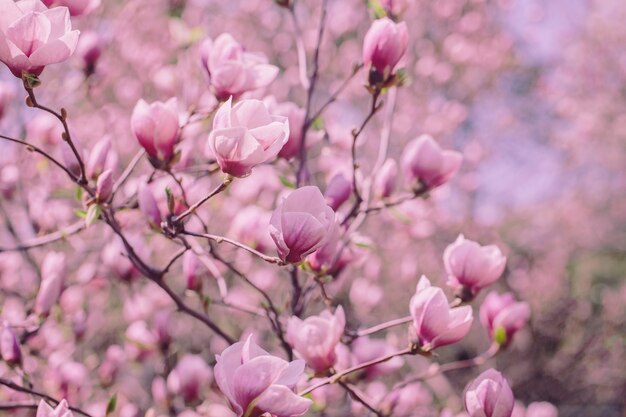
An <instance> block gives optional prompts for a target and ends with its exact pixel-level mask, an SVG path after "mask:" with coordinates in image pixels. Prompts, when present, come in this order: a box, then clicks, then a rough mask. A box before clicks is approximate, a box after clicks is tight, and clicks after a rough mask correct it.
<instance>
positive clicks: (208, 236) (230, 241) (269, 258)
mask: <svg viewBox="0 0 626 417" xmlns="http://www.w3.org/2000/svg"><path fill="white" fill-rule="evenodd" d="M181 233H182V234H184V235H189V236H195V237H203V238H205V239H209V240H212V241H213V242H216V243H223V242H225V243H228V244H230V245H233V246H236V247H238V248H240V249H243V250H245V251H247V252H250V253H251V254H253V255H254V256H257V257H259V258H261V259H263V260H264V261H265V262H268V263H271V264H276V265H280V266H284V265H287V264H286V263H285V262H284V261H283V260H282V259H280V258H277V257H275V256H269V255H266V254H264V253H261V252H259V251H258V250H256V249H253V248H251V247H250V246H247V245H244V244H243V243H241V242H237V241H236V240H233V239H229V238H227V237H224V236H218V235H212V234H209V233H195V232H190V231H187V230H183V231H182V232H181Z"/></svg>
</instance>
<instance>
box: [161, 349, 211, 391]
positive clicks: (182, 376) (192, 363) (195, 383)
mask: <svg viewBox="0 0 626 417" xmlns="http://www.w3.org/2000/svg"><path fill="white" fill-rule="evenodd" d="M210 378H211V368H209V366H208V365H207V364H206V362H205V361H204V359H202V358H201V357H200V356H197V355H185V356H183V357H182V358H181V359H180V361H178V364H177V365H176V367H175V368H174V369H173V370H172V372H170V374H169V375H168V377H167V388H168V390H169V391H170V392H172V393H174V394H179V395H180V396H182V397H183V399H184V400H185V402H193V401H196V400H198V399H199V398H200V393H201V391H202V388H203V387H204V386H205V385H206V384H207V382H208V381H209V379H210Z"/></svg>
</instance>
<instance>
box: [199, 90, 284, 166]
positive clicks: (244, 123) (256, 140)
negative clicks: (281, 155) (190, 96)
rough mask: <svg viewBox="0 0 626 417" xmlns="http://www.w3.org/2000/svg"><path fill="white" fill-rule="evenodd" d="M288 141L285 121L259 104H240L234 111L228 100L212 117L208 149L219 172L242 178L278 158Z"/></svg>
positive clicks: (247, 102)
mask: <svg viewBox="0 0 626 417" xmlns="http://www.w3.org/2000/svg"><path fill="white" fill-rule="evenodd" d="M288 138H289V123H288V121H287V118H286V117H282V116H273V115H270V114H269V112H268V111H267V108H266V107H265V105H264V104H263V102H262V101H259V100H242V101H240V102H239V103H237V104H236V105H235V106H234V107H233V106H232V98H230V99H228V100H227V101H226V102H225V103H224V104H222V106H221V107H220V108H219V110H218V111H217V113H216V114H215V118H214V119H213V130H212V131H211V133H210V134H209V142H208V146H209V148H210V150H211V152H212V153H213V155H214V156H215V158H216V159H217V163H218V164H219V166H220V168H221V169H222V171H224V172H225V173H226V174H230V175H232V176H234V177H244V176H246V175H248V174H249V173H250V171H251V170H252V168H253V167H254V166H256V165H259V164H262V163H263V162H266V161H268V160H270V159H272V158H274V157H275V156H276V155H278V152H279V151H280V149H281V148H282V147H283V146H284V145H285V143H286V142H287V139H288Z"/></svg>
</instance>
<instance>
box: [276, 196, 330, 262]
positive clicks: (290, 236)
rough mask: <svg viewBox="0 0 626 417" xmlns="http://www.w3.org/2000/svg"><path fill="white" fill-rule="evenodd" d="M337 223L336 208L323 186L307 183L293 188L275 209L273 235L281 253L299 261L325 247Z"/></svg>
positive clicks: (283, 257)
mask: <svg viewBox="0 0 626 417" xmlns="http://www.w3.org/2000/svg"><path fill="white" fill-rule="evenodd" d="M335 227H336V223H335V212H334V211H333V209H332V208H330V207H329V206H328V205H327V204H326V200H325V199H324V196H323V195H322V193H321V192H320V190H319V188H317V187H314V186H306V187H301V188H298V189H297V190H294V191H292V192H291V194H289V195H288V196H287V197H286V198H284V199H283V201H282V202H281V203H280V204H279V205H278V207H277V208H276V210H274V213H273V214H272V218H271V219H270V236H271V237H272V239H273V240H274V243H275V244H276V248H277V250H278V256H280V258H281V259H282V260H284V261H287V262H292V263H297V262H300V261H301V260H302V259H303V258H304V257H306V256H307V255H309V254H311V253H313V252H314V251H315V250H317V249H319V248H320V247H322V245H324V243H326V241H327V239H328V238H329V236H331V235H332V232H333V229H334V228H335Z"/></svg>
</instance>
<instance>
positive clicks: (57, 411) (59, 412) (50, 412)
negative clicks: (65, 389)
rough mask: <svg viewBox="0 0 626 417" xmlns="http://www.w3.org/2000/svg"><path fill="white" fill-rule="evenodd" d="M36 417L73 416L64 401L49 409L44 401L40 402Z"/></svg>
mask: <svg viewBox="0 0 626 417" xmlns="http://www.w3.org/2000/svg"><path fill="white" fill-rule="evenodd" d="M36 417H74V414H72V411H71V410H70V409H69V406H68V405H67V401H65V400H62V401H61V402H60V403H59V404H58V405H57V406H56V407H55V408H52V407H50V406H49V405H48V404H47V403H46V402H45V401H44V400H40V401H39V406H38V407H37V416H36Z"/></svg>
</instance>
